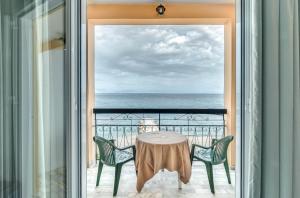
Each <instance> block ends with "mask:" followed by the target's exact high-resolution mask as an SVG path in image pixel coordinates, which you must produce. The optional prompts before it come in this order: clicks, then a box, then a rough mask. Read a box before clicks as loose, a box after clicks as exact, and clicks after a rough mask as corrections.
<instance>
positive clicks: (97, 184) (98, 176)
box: [96, 161, 103, 186]
mask: <svg viewBox="0 0 300 198" xmlns="http://www.w3.org/2000/svg"><path fill="white" fill-rule="evenodd" d="M102 168H103V163H101V162H100V161H99V165H98V173H97V181H96V186H99V182H100V176H101V172H102Z"/></svg>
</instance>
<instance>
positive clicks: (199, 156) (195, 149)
mask: <svg viewBox="0 0 300 198" xmlns="http://www.w3.org/2000/svg"><path fill="white" fill-rule="evenodd" d="M232 140H233V136H226V137H224V138H222V139H220V140H213V141H212V145H211V146H210V147H204V146H201V145H197V144H193V145H192V150H191V163H193V161H202V162H204V164H205V167H206V171H207V176H208V181H209V186H210V190H211V192H212V193H215V187H214V179H213V165H218V164H222V163H223V164H224V167H225V171H226V175H227V179H228V183H229V184H231V180H230V174H229V166H228V161H227V149H228V146H229V144H230V142H231V141H232Z"/></svg>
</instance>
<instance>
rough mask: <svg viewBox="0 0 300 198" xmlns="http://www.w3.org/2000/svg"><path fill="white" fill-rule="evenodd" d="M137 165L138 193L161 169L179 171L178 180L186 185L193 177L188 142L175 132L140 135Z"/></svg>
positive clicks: (137, 144) (137, 139) (137, 140)
mask: <svg viewBox="0 0 300 198" xmlns="http://www.w3.org/2000/svg"><path fill="white" fill-rule="evenodd" d="M135 165H136V170H137V185H136V188H137V191H138V192H140V191H141V190H142V188H143V186H144V184H145V183H146V182H147V181H148V180H149V179H151V178H152V177H153V176H154V175H155V174H156V173H157V172H159V171H160V170H161V169H167V170H168V171H177V172H178V178H179V179H180V180H181V181H182V182H183V183H185V184H186V183H188V181H189V179H190V177H191V162H190V151H189V145H188V140H187V138H186V137H185V136H183V135H181V134H178V133H175V132H151V133H143V134H141V135H138V136H137V138H136V162H135ZM179 184H181V182H179ZM179 187H181V186H179Z"/></svg>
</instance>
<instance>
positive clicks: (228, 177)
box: [224, 160, 231, 184]
mask: <svg viewBox="0 0 300 198" xmlns="http://www.w3.org/2000/svg"><path fill="white" fill-rule="evenodd" d="M224 167H225V171H226V175H227V179H228V183H229V184H231V179H230V173H229V166H228V161H227V160H226V161H225V162H224Z"/></svg>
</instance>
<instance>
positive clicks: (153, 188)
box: [87, 162, 235, 198]
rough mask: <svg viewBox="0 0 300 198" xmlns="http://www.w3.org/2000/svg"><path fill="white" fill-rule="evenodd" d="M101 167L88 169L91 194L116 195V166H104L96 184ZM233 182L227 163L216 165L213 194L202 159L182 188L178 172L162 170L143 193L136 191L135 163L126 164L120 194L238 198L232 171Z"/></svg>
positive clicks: (148, 197)
mask: <svg viewBox="0 0 300 198" xmlns="http://www.w3.org/2000/svg"><path fill="white" fill-rule="evenodd" d="M96 177H97V167H93V168H89V169H88V170H87V197H89V198H96V197H97V198H107V197H112V194H113V183H114V168H112V167H108V166H104V167H103V171H102V175H101V179H100V185H99V186H98V187H95V185H96ZM231 180H232V184H228V182H227V178H226V174H225V170H224V167H223V165H218V166H214V183H215V191H216V193H215V195H213V194H211V192H210V188H209V184H208V179H207V174H206V169H205V166H204V164H202V163H201V162H194V164H193V168H192V177H191V180H190V182H189V183H188V184H182V190H179V189H178V183H177V173H176V172H168V171H166V170H165V171H164V172H159V173H158V174H156V175H155V176H154V177H153V178H152V179H150V180H149V181H148V182H147V183H146V184H145V186H144V188H143V190H142V192H141V193H137V192H136V188H135V185H136V175H135V170H134V164H133V162H130V163H128V164H126V165H124V166H123V168H122V174H121V179H120V184H119V190H118V194H117V197H123V198H125V197H137V198H152V197H153V198H176V197H182V198H183V197H186V198H193V197H202V198H210V197H214V198H234V197H235V173H234V171H231Z"/></svg>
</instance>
